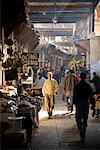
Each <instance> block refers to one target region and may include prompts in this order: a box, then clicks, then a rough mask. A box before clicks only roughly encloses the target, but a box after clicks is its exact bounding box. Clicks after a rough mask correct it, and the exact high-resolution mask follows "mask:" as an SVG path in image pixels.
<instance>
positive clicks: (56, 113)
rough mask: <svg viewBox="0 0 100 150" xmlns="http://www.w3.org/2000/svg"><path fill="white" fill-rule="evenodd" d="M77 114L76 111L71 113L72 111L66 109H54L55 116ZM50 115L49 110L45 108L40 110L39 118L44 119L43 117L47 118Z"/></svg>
mask: <svg viewBox="0 0 100 150" xmlns="http://www.w3.org/2000/svg"><path fill="white" fill-rule="evenodd" d="M73 114H75V111H73V112H72V113H70V111H65V110H53V116H62V115H65V116H67V115H73ZM47 117H48V114H47V111H45V110H41V111H40V112H39V119H40V120H41V119H43V118H47Z"/></svg>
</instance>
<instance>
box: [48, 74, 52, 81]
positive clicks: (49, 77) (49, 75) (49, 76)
mask: <svg viewBox="0 0 100 150" xmlns="http://www.w3.org/2000/svg"><path fill="white" fill-rule="evenodd" d="M51 78H52V72H48V79H50V80H51Z"/></svg>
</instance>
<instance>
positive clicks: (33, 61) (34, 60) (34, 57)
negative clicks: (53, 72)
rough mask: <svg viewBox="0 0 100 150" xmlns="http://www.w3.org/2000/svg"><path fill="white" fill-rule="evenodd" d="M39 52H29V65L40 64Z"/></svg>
mask: <svg viewBox="0 0 100 150" xmlns="http://www.w3.org/2000/svg"><path fill="white" fill-rule="evenodd" d="M38 59H39V54H38V53H28V65H33V66H38V65H39V61H38Z"/></svg>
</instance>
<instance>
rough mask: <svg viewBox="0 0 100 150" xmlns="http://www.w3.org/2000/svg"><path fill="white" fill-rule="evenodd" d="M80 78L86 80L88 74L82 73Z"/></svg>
mask: <svg viewBox="0 0 100 150" xmlns="http://www.w3.org/2000/svg"><path fill="white" fill-rule="evenodd" d="M80 78H81V80H85V79H86V73H85V72H81V73H80Z"/></svg>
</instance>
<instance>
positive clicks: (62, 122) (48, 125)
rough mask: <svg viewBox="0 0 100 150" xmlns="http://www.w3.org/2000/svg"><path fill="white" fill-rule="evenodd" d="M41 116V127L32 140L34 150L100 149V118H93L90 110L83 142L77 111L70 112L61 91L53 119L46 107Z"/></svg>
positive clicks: (57, 97) (57, 98)
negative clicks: (83, 141) (50, 117)
mask: <svg viewBox="0 0 100 150" xmlns="http://www.w3.org/2000/svg"><path fill="white" fill-rule="evenodd" d="M39 117H40V123H39V129H38V132H37V133H35V135H34V136H33V140H32V149H33V150H81V149H82V150H90V149H91V150H100V118H98V119H95V118H92V117H91V112H90V116H89V121H88V127H87V133H86V141H85V143H81V141H80V136H79V132H78V129H77V126H76V122H75V112H73V113H72V114H69V112H68V111H67V108H66V106H65V105H64V101H63V100H62V95H61V93H60V94H58V95H57V96H56V103H55V108H54V111H53V117H52V119H48V116H47V112H46V111H45V110H44V108H43V109H42V110H41V111H40V113H39Z"/></svg>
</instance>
